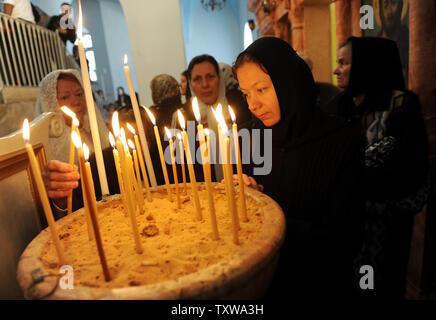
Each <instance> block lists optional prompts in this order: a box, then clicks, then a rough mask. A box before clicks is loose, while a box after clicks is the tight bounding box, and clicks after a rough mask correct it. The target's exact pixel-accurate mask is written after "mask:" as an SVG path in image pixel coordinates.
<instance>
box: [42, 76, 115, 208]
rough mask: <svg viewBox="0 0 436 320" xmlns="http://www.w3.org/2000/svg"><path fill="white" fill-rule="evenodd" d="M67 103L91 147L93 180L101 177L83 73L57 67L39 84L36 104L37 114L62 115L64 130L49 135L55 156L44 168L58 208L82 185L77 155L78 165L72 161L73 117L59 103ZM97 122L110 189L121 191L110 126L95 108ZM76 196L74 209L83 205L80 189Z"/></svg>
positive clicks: (85, 141)
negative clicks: (110, 137) (52, 135)
mask: <svg viewBox="0 0 436 320" xmlns="http://www.w3.org/2000/svg"><path fill="white" fill-rule="evenodd" d="M62 106H67V107H68V108H69V109H70V110H71V111H73V112H74V113H75V114H76V117H77V118H78V120H79V123H80V125H79V130H80V135H81V139H82V142H83V143H86V145H87V146H88V148H89V151H90V155H91V156H90V162H91V167H92V169H93V170H92V171H93V175H95V176H94V180H95V181H98V175H97V169H96V164H95V157H94V144H93V140H92V135H91V129H90V124H89V118H88V113H87V106H86V99H85V94H84V90H83V84H82V80H81V77H80V74H79V72H78V71H77V70H72V69H68V70H56V71H53V72H51V73H49V74H48V75H47V76H46V77H45V78H44V79H43V80H42V81H41V83H40V85H39V96H38V100H37V102H36V106H35V116H38V115H39V114H41V113H44V112H55V113H59V114H62V116H63V123H62V125H63V127H64V128H63V133H62V134H61V135H60V136H59V137H54V138H50V145H51V149H52V152H53V157H54V160H52V161H50V162H49V163H48V164H47V166H46V167H45V168H44V172H43V178H44V184H45V187H46V189H47V194H48V196H49V198H51V199H52V200H53V201H54V204H55V205H56V206H57V209H58V210H63V209H65V208H66V197H67V196H68V195H69V194H70V193H71V192H72V190H73V189H76V188H78V187H79V183H78V180H79V179H80V176H79V174H78V170H77V163H78V162H77V156H76V159H75V164H76V166H75V167H71V166H70V165H69V164H68V162H69V154H70V141H71V129H70V128H71V122H72V120H71V118H70V117H69V116H67V115H65V114H64V113H63V112H62V111H61V109H60V107H62ZM95 111H96V117H97V124H98V129H99V134H100V140H101V147H102V149H103V156H104V160H105V167H106V173H107V177H108V182H109V189H110V191H111V193H117V192H118V185H115V184H116V181H117V179H116V173H114V171H115V169H114V163H113V158H112V157H111V156H110V155H111V147H110V144H109V130H108V128H107V126H106V124H105V122H104V120H103V118H102V116H101V114H100V111H99V110H98V109H97V108H96V110H95ZM95 188H96V194H97V197H99V196H100V195H101V191H100V185H99V183H96V184H95ZM76 190H77V191H75V192H74V197H73V209H74V210H76V209H78V208H80V207H81V206H83V201H82V195H81V190H80V188H79V189H76Z"/></svg>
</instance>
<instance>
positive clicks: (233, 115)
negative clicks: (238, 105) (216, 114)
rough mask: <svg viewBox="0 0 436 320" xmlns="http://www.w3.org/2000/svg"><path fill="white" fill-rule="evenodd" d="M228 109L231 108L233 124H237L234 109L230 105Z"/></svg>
mask: <svg viewBox="0 0 436 320" xmlns="http://www.w3.org/2000/svg"><path fill="white" fill-rule="evenodd" d="M228 108H229V113H230V117H231V118H232V121H233V123H235V122H236V116H235V113H234V112H233V109H232V107H231V106H230V105H229V106H228Z"/></svg>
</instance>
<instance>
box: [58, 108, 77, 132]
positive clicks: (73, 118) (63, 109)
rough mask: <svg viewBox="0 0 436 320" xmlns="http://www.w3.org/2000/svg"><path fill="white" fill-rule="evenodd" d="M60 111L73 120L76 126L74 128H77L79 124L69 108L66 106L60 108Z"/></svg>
mask: <svg viewBox="0 0 436 320" xmlns="http://www.w3.org/2000/svg"><path fill="white" fill-rule="evenodd" d="M61 111H62V112H63V113H65V114H66V115H67V116H69V117H70V118H71V119H72V120H73V123H74V126H76V128H78V127H79V124H80V122H79V120H78V119H77V117H76V114H75V113H74V112H73V111H71V109H70V108H68V107H67V106H62V107H61Z"/></svg>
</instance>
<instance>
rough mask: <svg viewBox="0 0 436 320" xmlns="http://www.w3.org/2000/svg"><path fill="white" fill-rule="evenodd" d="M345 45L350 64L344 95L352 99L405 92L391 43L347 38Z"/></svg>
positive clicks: (393, 45)
mask: <svg viewBox="0 0 436 320" xmlns="http://www.w3.org/2000/svg"><path fill="white" fill-rule="evenodd" d="M348 41H349V42H350V43H351V52H352V53H351V55H352V63H351V70H350V81H349V84H348V87H347V89H346V91H347V92H350V93H351V94H352V95H354V96H356V95H359V94H371V93H380V92H385V91H389V92H390V91H392V90H393V89H405V88H406V86H405V83H404V77H403V72H402V66H401V58H400V54H399V51H398V47H397V44H396V43H395V41H392V40H389V39H385V38H374V37H365V38H356V37H351V38H349V40H348Z"/></svg>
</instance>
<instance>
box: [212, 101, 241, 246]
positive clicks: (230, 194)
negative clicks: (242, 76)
mask: <svg viewBox="0 0 436 320" xmlns="http://www.w3.org/2000/svg"><path fill="white" fill-rule="evenodd" d="M215 116H216V118H217V121H218V134H219V138H220V139H219V140H220V150H221V159H222V162H223V165H222V166H223V172H224V182H225V185H226V193H227V202H228V206H229V210H230V213H231V218H232V230H233V242H234V243H235V244H239V235H238V231H239V222H238V212H237V210H236V201H235V194H234V190H233V188H234V186H233V178H232V174H231V168H230V164H229V162H230V139H229V137H227V136H226V133H227V131H228V130H227V124H226V122H225V120H224V116H223V114H222V107H221V105H218V107H217V111H216V112H215Z"/></svg>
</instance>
